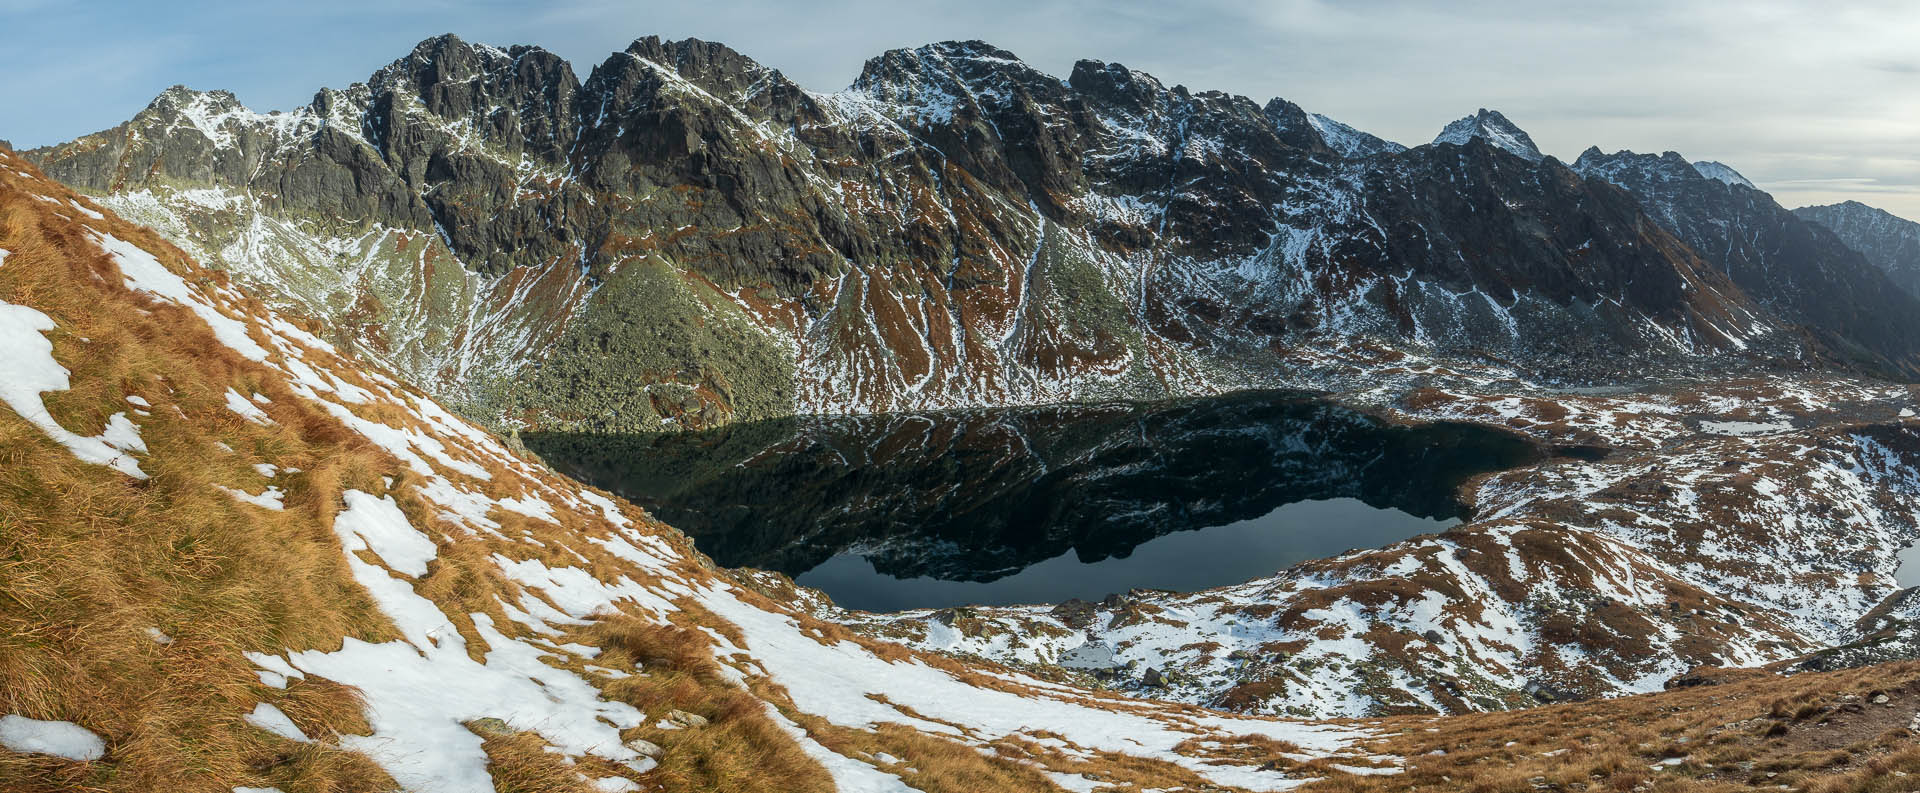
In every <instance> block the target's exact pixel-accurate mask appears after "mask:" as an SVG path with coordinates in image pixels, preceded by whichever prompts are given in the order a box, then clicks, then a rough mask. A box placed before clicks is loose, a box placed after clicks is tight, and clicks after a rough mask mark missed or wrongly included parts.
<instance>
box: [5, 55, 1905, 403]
mask: <svg viewBox="0 0 1920 793" xmlns="http://www.w3.org/2000/svg"><path fill="white" fill-rule="evenodd" d="M1467 122H1471V123H1467ZM1454 126H1455V127H1460V128H1461V129H1460V130H1458V132H1459V134H1457V135H1454V136H1453V138H1449V137H1448V136H1446V135H1443V136H1442V137H1443V139H1446V140H1447V142H1450V143H1454V144H1457V145H1443V146H1433V147H1421V148H1419V149H1414V150H1409V151H1402V150H1400V147H1398V146H1397V145H1395V144H1389V143H1387V142H1385V141H1381V140H1379V139H1377V138H1373V137H1372V136H1367V135H1365V134H1364V133H1358V132H1357V131H1354V130H1352V129H1351V128H1347V127H1345V126H1344V125H1337V122H1330V120H1327V119H1324V118H1321V117H1316V116H1312V115H1310V114H1308V113H1306V112H1305V111H1304V110H1302V109H1301V108H1299V107H1298V106H1297V105H1294V104H1292V103H1290V102H1286V101H1285V100H1279V99H1275V100H1272V101H1269V102H1267V103H1266V104H1264V105H1261V104H1257V103H1255V102H1253V101H1252V100H1249V99H1247V98H1245V97H1238V96H1232V95H1228V94H1223V93H1219V92H1211V91H1202V92H1194V91H1190V90H1188V89H1187V88H1185V87H1182V86H1174V87H1167V86H1165V85H1163V84H1162V83H1160V82H1159V81H1158V80H1156V79H1154V78H1153V77H1152V76H1150V75H1146V74H1143V73H1140V72H1137V71H1133V70H1130V69H1127V68H1126V67H1124V66H1121V65H1119V64H1111V63H1102V62H1098V61H1082V62H1080V63H1078V64H1076V65H1075V67H1074V69H1073V72H1072V74H1071V75H1070V76H1069V77H1068V79H1065V80H1061V79H1059V78H1056V77H1053V76H1050V75H1047V74H1044V73H1042V72H1039V71H1037V70H1035V69H1033V68H1031V67H1029V66H1027V65H1026V64H1024V63H1022V62H1021V61H1019V59H1018V58H1016V57H1014V56H1013V55H1012V54H1011V53H1008V52H1006V51H1004V50H1000V49H997V48H995V47H992V46H991V45H988V44H985V43H983V42H977V41H976V42H945V43H940V44H933V45H928V46H926V47H921V48H918V49H912V50H895V51H892V52H888V53H885V54H883V55H881V56H879V57H876V58H874V59H872V60H870V61H869V62H868V63H867V64H866V66H865V67H864V68H863V69H862V72H861V74H860V76H859V78H858V79H857V80H856V81H855V82H854V84H853V85H852V87H850V88H848V89H847V90H845V91H842V92H839V93H835V94H816V93H810V92H807V91H804V90H802V89H800V88H799V87H798V86H796V85H794V84H793V83H792V82H791V81H789V80H787V79H786V78H785V77H784V76H782V75H781V74H780V72H779V71H777V70H774V69H771V68H768V67H766V66H763V65H760V64H758V63H755V62H754V61H752V60H751V59H749V58H747V57H745V56H743V55H741V54H739V53H737V52H734V51H733V50H731V49H728V48H727V47H725V46H723V45H720V44H714V43H710V42H702V41H696V40H688V41H678V42H667V41H661V40H659V39H656V38H646V39H641V40H638V41H636V42H634V43H633V45H632V46H630V47H628V48H627V49H626V50H625V51H623V52H620V53H615V54H614V55H612V56H611V57H609V58H608V59H607V60H606V61H605V62H603V63H601V64H600V65H598V66H596V67H595V68H594V69H593V71H592V72H591V74H589V75H588V77H587V78H586V79H585V80H584V81H578V80H576V78H575V76H574V74H573V72H572V71H571V69H570V68H569V67H568V65H567V64H566V63H564V62H562V61H560V60H558V59H557V58H556V57H555V56H553V55H552V54H551V53H547V52H546V51H544V50H540V49H538V48H534V47H514V48H511V49H505V50H503V49H499V48H494V47H488V46H484V45H475V44H469V43H467V42H463V41H461V40H459V39H457V38H454V37H452V36H443V37H440V38H436V39H431V40H429V41H426V42H423V43H422V44H421V45H419V46H418V47H416V48H415V50H414V51H413V52H412V53H410V54H409V55H408V56H407V57H405V58H402V59H400V60H398V61H395V62H394V63H393V64H391V65H389V66H387V67H385V68H383V69H381V70H379V71H378V72H376V73H375V74H374V75H373V77H372V78H371V79H370V80H369V81H368V82H367V83H365V84H359V85H354V86H351V87H349V88H348V89H346V90H344V91H334V90H323V91H321V92H320V93H319V94H318V95H317V96H316V97H315V100H314V101H313V103H312V104H311V105H310V106H309V107H306V108H302V109H300V110H296V111H294V112H291V113H277V114H267V115H262V114H256V113H252V112H251V111H247V110H245V109H244V108H241V107H239V105H238V103H237V102H235V101H234V100H233V98H232V97H231V96H230V95H225V94H220V93H207V94H201V93H194V92H191V91H186V90H184V89H174V90H170V91H169V92H167V93H166V94H164V95H162V97H161V98H159V99H157V100H156V101H155V102H154V104H153V105H152V106H151V107H149V108H148V109H147V110H145V111H142V113H141V114H139V115H138V116H136V117H135V118H134V119H133V120H132V121H130V122H128V123H127V124H124V125H121V126H120V127H116V128H114V129H112V130H107V131H105V132H102V133H98V134H96V135H92V136H88V137H86V138H82V139H80V140H77V141H75V142H72V143H69V144H64V145H62V146H57V147H52V148H49V149H42V150H38V151H36V152H32V153H30V156H31V157H32V158H34V159H35V160H36V161H37V162H39V163H41V164H42V165H43V166H44V167H45V168H46V169H47V170H48V172H49V173H50V174H53V175H55V176H56V177H57V178H60V179H63V180H65V181H68V182H69V183H71V184H74V185H76V186H79V187H81V188H83V189H85V190H88V191H89V192H93V193H96V194H100V195H101V196H102V198H103V200H105V201H107V202H108V203H109V204H110V205H112V206H114V207H115V208H116V209H118V210H120V211H122V212H124V213H126V214H128V215H129V216H131V217H135V218H137V219H139V220H140V221H142V222H145V223H148V224H150V225H153V226H155V227H157V228H159V229H161V230H162V231H163V233H166V234H168V235H169V236H171V237H172V238H173V239H175V240H178V241H180V242H181V243H182V244H184V245H187V246H188V247H189V248H190V249H193V250H195V251H196V252H198V253H200V254H201V255H202V257H203V258H205V259H207V260H208V261H210V262H214V263H216V264H217V265H219V266H222V267H224V268H226V269H229V270H232V271H234V272H236V273H237V274H239V275H240V276H242V280H243V281H245V282H247V283H249V284H251V285H253V286H256V287H260V288H261V290H262V291H263V292H266V293H269V294H276V295H278V296H279V299H280V300H282V301H284V302H287V303H292V304H298V305H300V306H301V307H302V308H303V309H305V310H308V311H310V312H312V313H315V314H317V315H319V316H323V317H326V318H327V319H329V321H330V326H331V327H333V328H335V329H336V332H337V334H338V336H339V338H338V339H336V341H338V342H350V343H352V344H354V345H355V346H357V347H359V348H361V349H362V350H363V351H365V352H367V353H369V354H371V355H374V356H375V357H377V358H379V359H381V360H383V361H385V362H387V363H389V364H391V365H393V366H395V367H396V368H398V369H400V370H401V371H402V372H405V373H407V374H408V375H409V376H410V377H412V378H413V379H415V380H417V381H419V382H422V383H424V384H427V385H428V386H430V387H432V388H434V389H435V390H436V392H438V393H440V394H442V395H444V396H446V397H447V398H448V399H449V400H450V401H453V402H454V403H456V404H458V405H460V406H461V407H462V408H463V409H464V410H465V411H466V412H468V413H469V414H470V415H476V416H480V417H482V418H484V419H486V420H489V421H494V422H498V423H501V424H505V425H509V426H512V425H535V426H541V427H547V428H563V429H574V430H588V431H607V430H615V431H630V430H651V429H658V428H662V427H667V426H706V425H713V424H719V423H725V422H729V421H734V420H741V419H752V418H764V417H769V416H777V415H784V414H788V413H794V412H828V413H848V412H854V413H858V412H873V411H888V410H902V409H927V408H946V407H965V406H978V405H996V404H1015V403H1041V402H1058V401H1073V400H1084V399H1090V398H1103V397H1157V396H1164V395H1172V394H1205V393H1216V392H1220V391H1224V390H1230V389H1234V388H1243V387H1249V386H1316V387H1320V386H1327V385H1329V383H1327V382H1325V381H1324V380H1322V379H1318V378H1320V377H1321V375H1319V374H1316V373H1314V372H1306V371H1300V370H1299V368H1298V367H1297V366H1294V365H1290V364H1288V363H1287V361H1289V360H1292V359H1293V357H1297V356H1295V353H1298V352H1300V351H1303V350H1305V351H1313V352H1314V353H1315V354H1320V355H1336V354H1340V351H1342V350H1348V349H1357V348H1370V347H1377V346H1380V345H1385V346H1387V347H1392V348H1400V349H1405V350H1409V351H1412V352H1413V353H1415V354H1416V355H1418V356H1424V357H1434V358H1442V359H1454V360H1468V359H1471V360H1475V361H1495V362H1497V364H1496V365H1498V366H1501V367H1510V368H1513V369H1517V370H1519V371H1521V372H1524V373H1527V374H1529V375H1543V376H1548V377H1559V378H1593V377H1605V376H1608V375H1609V374H1610V373H1613V372H1615V371H1617V370H1622V369H1623V368H1626V367H1633V368H1644V365H1645V363H1646V362H1648V361H1664V362H1667V363H1668V364H1669V365H1673V366H1684V365H1689V362H1690V363H1691V365H1706V364H1714V365H1720V364H1719V363H1716V362H1722V363H1723V359H1724V357H1725V356H1726V355H1728V354H1736V355H1741V356H1745V357H1747V358H1750V359H1755V360H1758V359H1768V358H1772V359H1778V358H1781V357H1792V356H1795V355H1798V354H1800V353H1799V352H1798V349H1797V348H1798V346H1799V345H1798V343H1797V341H1796V340H1797V338H1798V337H1797V334H1798V331H1796V330H1795V329H1794V328H1793V327H1792V323H1793V322H1798V321H1811V320H1824V319H1826V318H1828V317H1827V315H1825V314H1820V315H1812V314H1806V313H1804V312H1803V313H1801V314H1795V315H1793V316H1792V317H1790V318H1787V319H1786V320H1783V319H1782V318H1781V317H1779V316H1776V315H1774V314H1773V313H1771V311H1770V310H1769V309H1767V308H1765V307H1762V306H1759V305H1756V304H1754V303H1753V301H1751V300H1750V299H1749V298H1748V296H1746V295H1745V294H1743V292H1742V289H1743V288H1744V284H1742V285H1741V286H1736V285H1735V284H1734V283H1732V282H1729V281H1728V279H1727V278H1726V276H1725V275H1724V274H1723V272H1722V270H1721V269H1716V268H1713V267H1705V266H1702V265H1701V264H1700V262H1699V258H1698V257H1696V256H1695V255H1694V253H1693V252H1692V251H1690V250H1689V249H1688V247H1687V245H1686V244H1684V242H1683V239H1684V237H1682V238H1676V237H1675V236H1673V235H1672V234H1671V233H1669V231H1668V230H1665V229H1663V228H1662V227H1661V225H1660V224H1656V223H1654V222H1652V221H1650V220H1649V219H1648V218H1647V217H1646V216H1645V215H1644V214H1643V213H1642V212H1641V209H1640V207H1639V206H1638V205H1636V203H1635V202H1634V200H1633V199H1632V198H1630V197H1628V196H1626V195H1624V194H1622V193H1620V192H1619V191H1617V190H1615V189H1613V188H1612V187H1611V186H1609V185H1605V184H1602V183H1599V182H1596V181H1594V180H1587V179H1583V178H1581V176H1580V175H1579V174H1578V173H1576V172H1574V171H1570V170H1568V169H1567V168H1566V167H1564V166H1562V165H1561V164H1559V163H1558V162H1555V161H1551V160H1545V159H1543V158H1541V157H1540V156H1539V155H1538V151H1537V150H1535V149H1534V148H1533V147H1532V144H1531V142H1530V140H1529V139H1527V137H1526V135H1525V133H1524V132H1521V131H1519V130H1518V129H1517V128H1515V127H1513V126H1512V124H1511V123H1510V122H1508V121H1506V120H1505V118H1504V117H1502V116H1500V115H1499V114H1498V113H1493V112H1490V111H1483V112H1482V113H1480V114H1478V115H1476V116H1474V117H1471V118H1469V119H1466V120H1463V122H1462V123H1461V124H1456V125H1454ZM1454 138H1457V140H1454ZM1516 152H1517V154H1518V156H1515V153H1516ZM1695 176H1696V178H1697V174H1695ZM1852 330H1853V328H1852V327H1851V326H1844V327H1841V329H1840V330H1838V331H1836V333H1838V334H1839V336H1840V337H1842V338H1847V334H1848V333H1850V332H1851V331H1852ZM1867 330H1869V331H1874V330H1875V329H1873V328H1868V329H1867ZM1875 332H1877V331H1875ZM1855 346H1858V345H1855ZM1885 357H1894V356H1893V351H1888V352H1887V354H1886V356H1885Z"/></svg>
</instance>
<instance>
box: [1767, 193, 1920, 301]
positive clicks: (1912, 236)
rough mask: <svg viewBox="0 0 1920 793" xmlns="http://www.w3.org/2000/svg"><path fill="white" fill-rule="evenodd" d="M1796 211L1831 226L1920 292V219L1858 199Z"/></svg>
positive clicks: (1889, 274) (1892, 275)
mask: <svg viewBox="0 0 1920 793" xmlns="http://www.w3.org/2000/svg"><path fill="white" fill-rule="evenodd" d="M1793 214H1796V215H1799V216H1800V217H1801V218H1803V219H1805V220H1808V221H1811V222H1813V223H1816V224H1819V225H1821V226H1824V227H1826V228H1827V229H1828V230H1831V231H1832V232H1833V233H1834V234H1836V235H1838V236H1839V237H1840V241H1841V242H1844V243H1846V244H1847V247H1849V248H1852V249H1854V250H1856V251H1859V252H1860V254H1861V255H1862V256H1865V257H1867V261H1869V262H1872V263H1873V265H1874V266H1875V267H1878V268H1880V269H1881V270H1884V271H1886V273H1887V277H1888V278H1891V279H1893V282H1894V283H1896V284H1899V285H1900V288H1902V289H1905V290H1907V294H1910V295H1915V296H1920V223H1915V222H1913V221H1911V220H1907V219H1906V218H1903V217H1900V216H1898V215H1895V214H1893V213H1891V212H1888V211H1886V210H1884V209H1875V208H1874V207H1870V206H1867V205H1866V204H1862V203H1860V202H1858V201H1847V202H1845V203H1840V204H1831V205H1828V206H1814V207H1801V208H1799V209H1796V210H1794V211H1793Z"/></svg>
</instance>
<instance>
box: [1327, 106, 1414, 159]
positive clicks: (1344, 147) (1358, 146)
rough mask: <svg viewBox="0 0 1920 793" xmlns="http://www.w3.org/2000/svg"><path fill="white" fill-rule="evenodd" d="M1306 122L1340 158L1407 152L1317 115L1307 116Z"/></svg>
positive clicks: (1393, 144) (1403, 147)
mask: <svg viewBox="0 0 1920 793" xmlns="http://www.w3.org/2000/svg"><path fill="white" fill-rule="evenodd" d="M1307 120H1308V122H1309V123H1311V124H1312V125H1313V129H1314V131H1315V132H1318V133H1320V138H1321V139H1322V140H1325V141H1326V142H1327V146H1328V147H1329V148H1331V149H1333V150H1334V151H1336V152H1339V153H1340V156H1342V157H1367V156H1371V155H1374V154H1397V153H1399V152H1403V151H1406V150H1407V147H1405V146H1402V145H1400V144H1398V143H1394V142H1393V141H1390V140H1386V139H1384V138H1381V137H1379V136H1377V135H1374V134H1372V133H1369V132H1362V131H1360V130H1357V129H1354V128H1353V127H1350V126H1347V125H1346V124H1342V123H1340V122H1338V121H1335V120H1333V119H1331V118H1327V117H1326V116H1323V115H1320V114H1319V113H1314V114H1311V115H1309V116H1307Z"/></svg>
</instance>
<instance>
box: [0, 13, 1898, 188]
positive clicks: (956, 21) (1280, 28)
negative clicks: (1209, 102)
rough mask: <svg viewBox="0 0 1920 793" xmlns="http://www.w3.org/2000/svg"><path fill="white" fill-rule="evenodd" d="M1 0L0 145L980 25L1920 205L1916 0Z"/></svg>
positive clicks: (1053, 63)
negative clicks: (500, 61)
mask: <svg viewBox="0 0 1920 793" xmlns="http://www.w3.org/2000/svg"><path fill="white" fill-rule="evenodd" d="M276 5H277V4H274V3H269V2H261V1H260V0H252V1H248V2H239V1H236V0H207V1H205V2H197V3H156V2H145V1H144V0H143V1H141V2H86V3H74V2H67V1H66V0H0V29H5V30H7V31H8V35H7V46H6V47H5V48H4V49H0V69H4V72H0V73H4V74H5V75H6V79H4V80H0V138H6V139H10V140H12V141H13V142H14V143H15V144H16V145H17V146H21V147H28V146H35V145H43V144H47V143H53V142H57V141H61V140H66V139H69V138H72V137H75V136H77V135H81V134H85V133H87V132H91V131H94V130H98V129H102V128H105V127H109V126H112V125H113V124H115V123H118V122H119V121H121V120H124V119H125V118H126V117H128V116H130V115H132V114H133V113H134V112H136V111H138V110H139V109H140V108H141V107H144V106H145V105H146V103H147V101H148V100H150V99H151V98H152V97H153V96H154V95H155V94H157V93H159V92H160V90H161V89H163V88H165V87H167V86H168V85H172V84H174V83H185V84H187V85H189V86H191V87H194V88H200V89H212V88H226V89H229V90H232V91H234V92H235V93H237V94H239V96H240V98H241V99H242V100H243V101H244V102H246V103H247V104H248V105H250V106H252V107H254V108H255V109H260V110H270V109H285V108H290V107H294V106H297V105H301V104H304V103H305V102H306V101H307V100H308V99H309V98H311V97H312V95H313V92H314V89H316V88H318V87H320V86H323V85H325V86H335V87H339V86H344V85H346V84H348V83H352V82H354V81H356V80H362V79H365V78H366V76H367V75H368V74H370V73H371V72H372V71H373V70H374V69H376V68H378V67H379V66H380V65H382V64H384V63H386V62H388V61H391V60H393V59H394V58H397V57H399V56H400V55H403V54H405V53H406V52H407V51H408V50H409V49H410V48H411V47H412V45H413V44H414V43H416V42H417V41H419V40H420V39H423V38H426V37H428V36H431V35H435V34H439V33H444V32H454V33H458V34H460V35H461V36H463V37H466V38H468V39H471V40H476V41H484V42H488V43H493V44H501V45H505V44H514V43H529V44H539V45H542V46H544V47H546V48H548V49H551V50H554V51H555V52H558V53H560V54H561V55H563V56H565V57H567V58H568V59H569V60H572V61H573V62H574V63H575V66H576V71H578V72H579V73H581V75H582V76H583V77H584V75H585V73H586V72H587V71H588V70H589V69H590V67H591V65H592V64H594V63H598V62H599V61H601V60H602V59H604V58H605V57H606V55H607V53H609V52H612V51H614V50H617V49H620V48H622V47H624V46H625V44H626V42H628V41H630V40H632V39H633V38H636V37H638V36H642V35H647V34H657V35H661V36H665V37H669V38H681V37H687V36H693V37H699V38H704V39H710V40H715V41H722V42H726V43H727V44H730V45H732V46H733V47H734V48H735V49H738V50H740V51H742V52H745V53H747V54H748V55H751V56H753V57H754V58H756V59H758V60H760V61H761V62H763V63H766V64H769V65H771V66H775V67H778V68H780V69H781V70H783V71H785V72H786V73H787V74H788V76H790V77H792V78H793V79H795V80H797V81H798V82H800V83H801V84H802V85H804V86H806V87H808V88H811V89H814V90H822V91H830V90H836V89H839V88H841V87H843V86H845V85H846V84H847V83H849V82H851V81H852V79H853V77H854V76H855V75H856V74H858V73H859V70H860V64H861V62H862V61H863V60H865V59H866V58H867V57H869V56H871V55H874V54H878V53H879V52H881V51H884V50H886V49H889V48H894V47H907V46H914V45H918V44H923V43H926V42H929V41H936V40H941V39H964V38H979V39H985V40H987V41H991V42H993V43H995V44H998V45H1000V46H1002V47H1005V48H1007V49H1010V50H1012V51H1014V52H1015V53H1017V54H1019V55H1020V56H1021V57H1022V58H1024V59H1026V60H1027V61H1028V62H1030V63H1032V64H1034V65H1036V66H1038V67H1039V68H1041V69H1044V70H1046V71H1049V72H1051V73H1054V74H1057V75H1062V76H1064V75H1066V74H1067V73H1068V71H1069V70H1070V69H1071V67H1072V64H1073V62H1074V61H1075V60H1078V59H1081V58H1097V59H1101V60H1107V61H1118V62H1120V63H1124V64H1126V65H1127V66H1130V67H1133V68H1135V69H1141V70H1144V71H1148V72H1152V73H1153V74H1155V75H1158V76H1159V77H1160V78H1161V79H1163V80H1164V81H1166V82H1168V83H1184V84H1186V85H1188V86H1189V87H1192V88H1196V89H1204V88H1213V89H1220V90H1226V91H1232V92H1234V93H1240V94H1245V95H1248V96H1251V97H1254V98H1256V99H1260V100H1264V99H1266V98H1268V97H1273V96H1281V97H1286V98H1288V99H1291V100H1293V101H1295V102H1298V103H1300V104H1301V105H1303V106H1305V107H1306V108H1307V109H1309V110H1312V111H1316V112H1320V113H1325V114H1327V115H1329V116H1332V117H1334V118H1337V119H1340V120H1342V121H1345V122H1347V123H1349V124H1352V125H1354V126H1357V127H1360V128H1362V129H1366V130H1369V131H1372V132H1374V133H1376V134H1379V135H1382V136H1385V137H1388V138H1392V139H1394V140H1398V141H1400V142H1402V143H1408V144H1415V143H1421V142H1424V141H1427V140H1430V139H1431V138H1432V137H1433V135H1434V134H1435V133H1437V132H1438V131H1439V129H1440V128H1441V127H1442V126H1444V125H1445V124H1446V123H1447V122H1448V121H1451V120H1453V119H1455V118H1458V117H1460V116H1463V115H1467V114H1469V113H1471V112H1473V111H1474V110H1475V109H1476V108H1479V107H1491V108H1496V109H1499V110H1501V111H1503V112H1505V113H1506V114H1507V115H1508V116H1509V117H1510V118H1512V119H1513V120H1514V121H1515V122H1516V123H1518V124H1520V126H1522V127H1524V128H1526V129H1527V130H1528V131H1529V132H1530V133H1531V134H1532V135H1533V137H1534V139H1535V141H1537V142H1538V143H1539V144H1540V147H1541V148H1542V149H1543V150H1545V151H1546V152H1547V153H1549V154H1553V155H1556V156H1559V157H1561V158H1562V159H1565V160H1572V159H1573V158H1574V157H1576V156H1578V155H1579V153H1580V152H1581V150H1583V149H1585V148H1586V147H1587V146H1590V145H1597V146H1600V147H1601V148H1603V149H1606V150H1608V151H1612V150H1615V149H1634V150H1640V151H1663V150H1667V149H1672V150H1676V151H1679V152H1682V153H1683V154H1686V155H1687V156H1688V157H1690V158H1692V159H1696V160H1698V159H1717V160H1722V161H1724V162H1727V163H1728V164H1731V165H1733V166H1734V167H1735V168H1737V169H1739V170H1740V171H1742V172H1743V173H1745V174H1746V175H1747V176H1748V177H1749V178H1751V179H1753V180H1754V181H1755V182H1758V183H1759V184H1760V186H1761V187H1763V188H1765V189H1767V190H1769V191H1771V192H1772V193H1773V194H1774V195H1775V196H1776V197H1777V198H1779V199H1780V201H1781V203H1783V204H1786V205H1788V206H1799V205H1802V204H1808V203H1827V202H1832V201H1838V200H1843V199H1847V198H1854V199H1858V200H1861V201H1865V202H1867V203H1871V204H1875V205H1878V206H1882V207H1885V208H1887V209H1889V210H1892V211H1894V212H1897V213H1899V214H1902V215H1905V216H1907V217H1910V218H1915V219H1920V44H1917V43H1920V4H1914V3H1911V2H1907V0H1885V1H1884V2H1881V1H1879V0H1870V1H1867V2H1852V3H1846V4H1845V6H1846V7H1845V8H1838V7H1836V6H1838V5H1840V4H1837V3H1831V2H1815V1H1814V0H1745V1H1744V2H1734V1H1733V0H1727V1H1726V2H1695V1H1690V0H1664V1H1662V0H1588V1H1587V2H1582V3H1558V2H1549V1H1548V0H1453V1H1452V2H1446V3H1440V2H1413V1H1412V0H1193V1H1191V2H1170V1H1169V0H1159V1H1157V2H1156V1H1154V0H1112V1H1110V2H1093V0H970V2H965V3H959V2H950V3H919V2H913V1H912V0H818V1H817V2H793V0H699V2H684V0H682V1H677V2H651V1H650V0H555V1H554V2H544V3H543V2H530V1H529V0H518V1H516V2H504V1H501V0H414V1H413V2H407V0H379V1H378V2H368V1H367V0H333V2H325V3H315V2H302V3H287V4H284V5H278V7H276Z"/></svg>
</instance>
